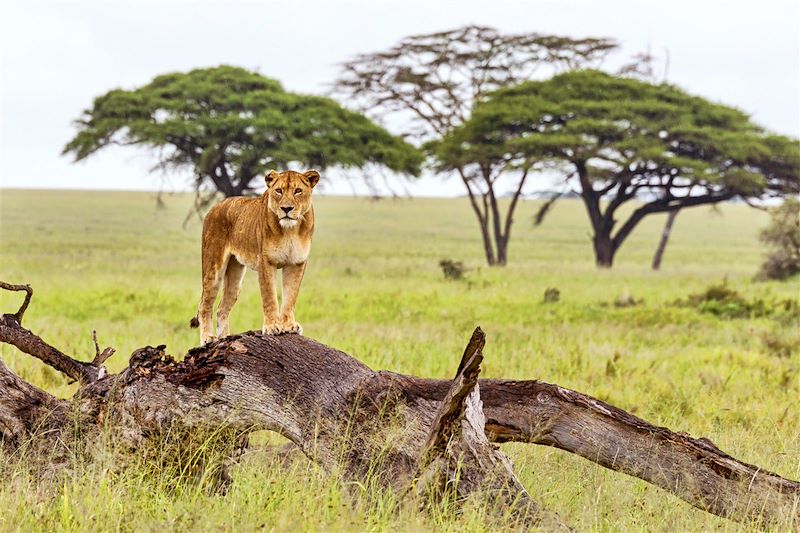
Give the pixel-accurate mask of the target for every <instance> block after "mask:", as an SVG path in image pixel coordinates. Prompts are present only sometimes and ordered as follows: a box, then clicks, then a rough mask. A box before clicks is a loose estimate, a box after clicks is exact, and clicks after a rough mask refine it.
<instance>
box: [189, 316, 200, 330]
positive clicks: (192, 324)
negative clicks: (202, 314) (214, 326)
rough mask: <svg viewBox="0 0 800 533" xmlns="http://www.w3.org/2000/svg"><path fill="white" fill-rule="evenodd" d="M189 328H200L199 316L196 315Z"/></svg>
mask: <svg viewBox="0 0 800 533" xmlns="http://www.w3.org/2000/svg"><path fill="white" fill-rule="evenodd" d="M189 327H190V328H199V327H200V321H199V320H198V319H197V315H194V316H193V317H192V319H191V320H190V321H189Z"/></svg>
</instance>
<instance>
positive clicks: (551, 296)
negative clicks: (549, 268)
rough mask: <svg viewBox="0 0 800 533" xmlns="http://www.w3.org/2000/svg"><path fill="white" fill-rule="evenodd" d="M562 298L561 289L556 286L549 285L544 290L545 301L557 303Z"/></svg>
mask: <svg viewBox="0 0 800 533" xmlns="http://www.w3.org/2000/svg"><path fill="white" fill-rule="evenodd" d="M560 299H561V291H559V290H558V289H556V288H555V287H548V288H547V289H545V291H544V303H548V304H549V303H555V302H557V301H559V300H560Z"/></svg>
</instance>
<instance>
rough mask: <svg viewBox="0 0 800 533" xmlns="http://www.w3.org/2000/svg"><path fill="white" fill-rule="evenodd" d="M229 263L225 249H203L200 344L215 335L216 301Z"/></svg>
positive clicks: (208, 340)
mask: <svg viewBox="0 0 800 533" xmlns="http://www.w3.org/2000/svg"><path fill="white" fill-rule="evenodd" d="M226 263H227V257H226V256H225V253H224V250H209V249H203V294H202V296H201V297H200V308H199V309H198V313H197V316H198V319H199V322H200V344H201V345H203V344H208V343H209V342H211V341H213V340H214V339H215V338H216V337H215V335H214V302H215V301H216V300H217V294H219V286H220V285H221V284H222V277H223V274H224V270H223V268H224V267H225V265H226Z"/></svg>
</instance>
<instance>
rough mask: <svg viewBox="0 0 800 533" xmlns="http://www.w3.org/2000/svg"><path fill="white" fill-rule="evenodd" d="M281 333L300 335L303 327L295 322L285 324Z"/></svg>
mask: <svg viewBox="0 0 800 533" xmlns="http://www.w3.org/2000/svg"><path fill="white" fill-rule="evenodd" d="M283 331H284V332H285V333H297V334H298V335H302V334H303V326H301V325H300V324H298V323H297V322H286V323H284V325H283Z"/></svg>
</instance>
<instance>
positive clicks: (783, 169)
mask: <svg viewBox="0 0 800 533" xmlns="http://www.w3.org/2000/svg"><path fill="white" fill-rule="evenodd" d="M438 153H439V158H440V159H442V160H444V161H447V162H448V164H449V165H450V166H451V167H455V166H461V165H466V164H469V163H476V162H482V161H486V160H487V159H489V160H492V161H497V162H503V163H504V164H506V165H509V166H512V167H513V168H514V169H521V170H522V171H525V170H527V169H530V168H532V166H533V164H534V163H535V162H537V161H546V162H550V163H552V164H557V165H562V166H563V167H564V169H565V172H566V175H567V179H568V181H569V182H570V183H572V184H573V185H574V186H575V187H576V188H577V191H576V192H577V193H578V194H579V195H580V197H581V199H582V200H583V203H584V205H585V206H586V211H587V213H588V215H589V220H590V222H591V225H592V229H593V230H594V235H593V244H594V252H595V257H596V262H597V265H598V266H601V267H610V266H611V265H612V264H613V261H614V256H615V254H616V252H617V250H619V248H620V246H621V245H622V243H623V242H624V241H625V239H627V237H628V236H629V235H630V234H631V232H632V231H633V230H634V228H635V227H636V226H637V225H638V224H639V222H641V220H642V219H643V218H644V217H646V216H647V215H650V214H653V213H666V212H671V211H675V210H678V209H682V208H685V207H692V206H698V205H709V204H716V203H718V202H723V201H727V200H731V199H734V198H741V199H743V200H745V201H748V202H751V201H758V200H761V199H764V198H768V197H779V196H784V195H786V194H787V193H796V192H798V191H800V178H799V177H798V176H800V143H798V141H797V140H793V139H789V138H787V137H783V136H780V135H774V134H770V133H768V132H766V131H764V130H763V129H761V128H760V127H758V126H756V125H754V124H753V123H752V122H750V120H749V117H748V116H747V115H746V114H744V113H742V112H741V111H739V110H737V109H734V108H731V107H727V106H724V105H720V104H714V103H711V102H709V101H708V100H705V99H703V98H700V97H697V96H692V95H689V94H687V93H686V92H684V91H682V90H681V89H678V88H677V87H674V86H671V85H667V84H658V85H656V84H651V83H646V82H644V81H641V80H635V79H630V78H619V77H615V76H611V75H609V74H605V73H603V72H599V71H594V70H586V71H575V72H567V73H564V74H560V75H558V76H555V77H553V78H552V79H550V80H547V81H531V82H527V83H523V84H521V85H518V86H516V87H511V88H506V89H501V90H499V91H496V92H495V93H493V94H492V95H490V96H489V97H488V98H487V99H486V100H485V101H482V102H480V103H478V105H477V106H476V108H475V110H474V111H473V114H472V117H471V118H470V120H468V121H467V122H466V123H465V124H463V125H462V126H461V127H459V128H456V129H455V130H454V131H453V132H451V134H450V135H448V136H447V137H446V138H445V140H444V142H442V143H441V145H440V146H439V151H438ZM633 201H638V202H636V204H637V205H636V207H635V208H633V209H632V211H630V213H629V214H628V215H627V216H626V218H625V219H624V221H623V222H622V224H621V225H619V226H618V225H617V220H616V216H617V215H618V213H619V209H620V207H622V206H623V205H625V204H627V203H629V202H633Z"/></svg>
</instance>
